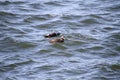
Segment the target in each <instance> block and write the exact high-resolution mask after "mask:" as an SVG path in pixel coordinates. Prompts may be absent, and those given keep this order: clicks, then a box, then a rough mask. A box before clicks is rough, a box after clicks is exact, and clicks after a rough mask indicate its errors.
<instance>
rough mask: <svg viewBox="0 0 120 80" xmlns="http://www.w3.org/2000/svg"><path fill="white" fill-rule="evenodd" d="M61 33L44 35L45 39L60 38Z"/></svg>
mask: <svg viewBox="0 0 120 80" xmlns="http://www.w3.org/2000/svg"><path fill="white" fill-rule="evenodd" d="M60 34H61V33H59V32H52V33H50V34H47V35H44V37H45V38H51V37H56V36H59V35H60Z"/></svg>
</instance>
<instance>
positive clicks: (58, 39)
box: [49, 36, 65, 43]
mask: <svg viewBox="0 0 120 80" xmlns="http://www.w3.org/2000/svg"><path fill="white" fill-rule="evenodd" d="M64 40H65V38H64V36H62V37H61V38H56V39H52V40H50V41H49V42H50V43H56V42H59V43H62V42H64Z"/></svg>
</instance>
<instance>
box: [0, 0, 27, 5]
mask: <svg viewBox="0 0 120 80" xmlns="http://www.w3.org/2000/svg"><path fill="white" fill-rule="evenodd" d="M23 3H25V1H21V0H17V1H15V0H14V1H12V0H3V1H0V4H1V5H9V4H23Z"/></svg>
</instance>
